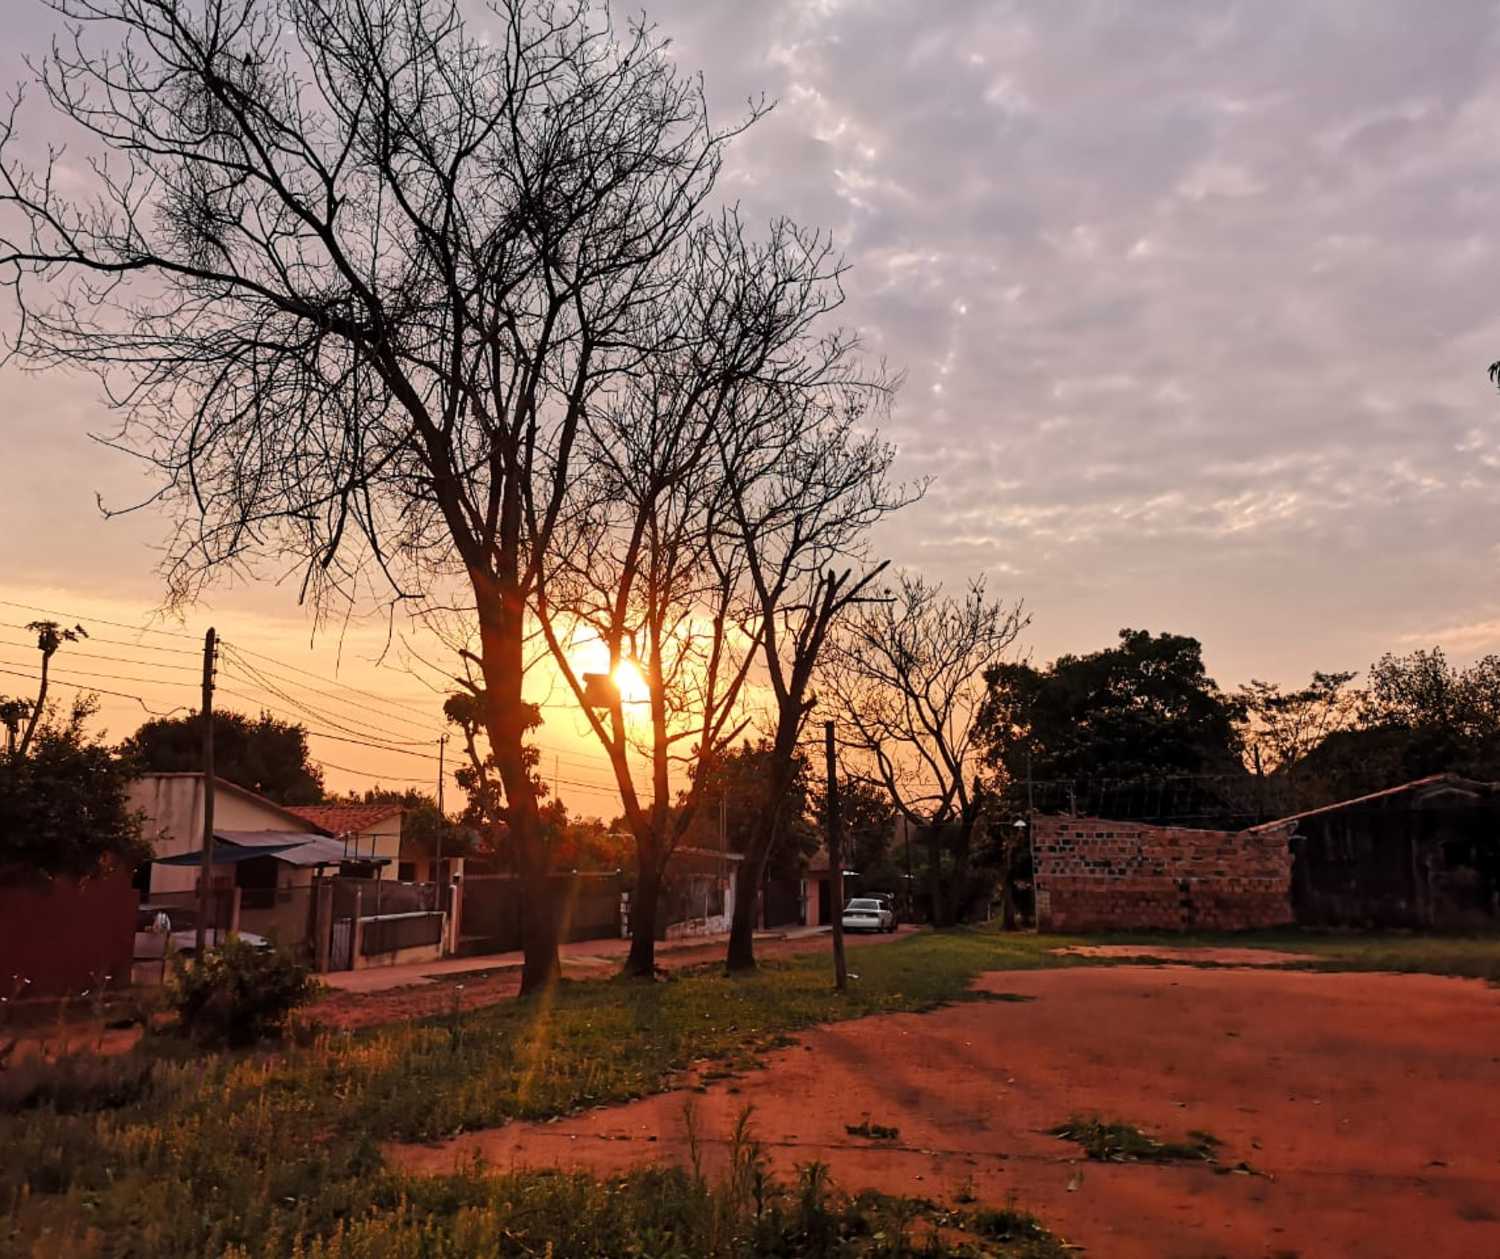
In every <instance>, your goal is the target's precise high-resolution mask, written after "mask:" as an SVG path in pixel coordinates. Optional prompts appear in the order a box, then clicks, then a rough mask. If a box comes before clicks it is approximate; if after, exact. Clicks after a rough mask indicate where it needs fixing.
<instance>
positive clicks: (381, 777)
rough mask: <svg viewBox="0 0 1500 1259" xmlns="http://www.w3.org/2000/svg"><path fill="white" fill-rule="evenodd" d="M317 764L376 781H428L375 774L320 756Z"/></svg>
mask: <svg viewBox="0 0 1500 1259" xmlns="http://www.w3.org/2000/svg"><path fill="white" fill-rule="evenodd" d="M318 764H319V765H321V766H322V767H323V768H324V769H336V770H338V772H339V773H341V774H356V775H358V776H359V777H360V778H373V779H375V780H376V781H378V782H395V783H426V782H428V779H426V778H405V777H403V776H402V775H400V774H375V773H371V772H370V771H369V770H367V769H350V768H349V766H347V765H335V764H334V763H333V762H332V761H325V760H323V759H322V758H321V757H320V758H319V759H318Z"/></svg>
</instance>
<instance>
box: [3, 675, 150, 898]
mask: <svg viewBox="0 0 1500 1259" xmlns="http://www.w3.org/2000/svg"><path fill="white" fill-rule="evenodd" d="M93 713H94V705H93V703H92V702H91V701H88V700H80V701H78V702H76V703H75V704H74V705H73V707H72V709H71V710H70V712H69V714H68V716H67V717H66V718H65V719H59V718H58V716H57V714H56V711H55V709H52V708H49V709H48V710H47V711H46V714H45V715H43V716H42V717H41V718H40V719H39V720H38V722H37V723H36V724H35V726H34V728H33V735H32V738H31V740H30V745H29V746H28V748H27V750H26V752H25V754H22V753H21V752H20V751H19V749H18V750H16V751H12V752H7V753H6V754H5V755H4V756H0V875H5V876H17V875H20V876H34V875H44V876H49V877H51V876H58V875H63V876H75V877H87V876H89V875H93V874H96V873H98V872H99V871H100V870H101V869H104V868H106V867H109V866H111V865H113V866H116V867H126V868H128V867H131V866H135V865H138V864H139V863H140V862H142V861H148V860H150V857H151V849H150V845H149V844H147V843H146V841H145V840H143V839H142V838H141V817H140V815H139V814H137V813H135V812H133V811H132V810H131V808H130V805H129V802H128V800H127V797H126V788H127V787H128V785H129V783H130V779H131V777H132V767H131V766H130V765H129V764H128V763H127V762H125V761H122V760H121V759H120V758H118V757H116V756H113V755H111V753H110V751H109V749H108V748H107V747H105V746H104V745H103V744H102V743H100V742H99V741H97V740H93V739H90V738H88V737H87V736H86V735H85V734H84V723H85V722H86V721H87V720H88V719H89V717H91V716H92V715H93Z"/></svg>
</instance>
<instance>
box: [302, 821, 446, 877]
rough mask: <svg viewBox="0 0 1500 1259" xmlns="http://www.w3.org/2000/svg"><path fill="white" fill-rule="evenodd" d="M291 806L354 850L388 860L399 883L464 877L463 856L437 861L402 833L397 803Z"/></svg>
mask: <svg viewBox="0 0 1500 1259" xmlns="http://www.w3.org/2000/svg"><path fill="white" fill-rule="evenodd" d="M290 809H291V812H293V813H295V814H297V816H298V817H302V818H306V819H307V820H308V821H309V822H312V823H314V824H315V825H317V826H320V827H322V828H323V829H324V830H325V831H327V832H328V833H329V834H330V835H332V836H334V837H335V838H337V839H342V840H344V841H346V842H347V843H348V844H349V845H350V847H351V849H352V850H353V851H355V852H357V853H361V854H366V853H367V854H368V855H369V856H370V857H371V858H377V857H379V858H384V859H386V860H387V861H389V862H391V863H392V865H393V867H394V870H395V876H396V878H397V879H398V880H399V881H400V882H402V883H432V882H434V881H436V882H441V883H448V882H451V881H452V880H453V879H455V878H462V877H463V873H464V859H463V857H461V856H456V855H455V856H447V857H444V858H442V860H441V861H439V860H438V859H437V854H436V853H432V852H428V851H427V849H426V847H425V846H421V845H419V844H418V843H416V842H414V840H413V838H412V837H411V836H409V835H406V834H405V833H404V831H403V826H402V820H403V818H404V816H405V810H404V809H403V808H402V806H401V805H399V804H298V805H292V806H290Z"/></svg>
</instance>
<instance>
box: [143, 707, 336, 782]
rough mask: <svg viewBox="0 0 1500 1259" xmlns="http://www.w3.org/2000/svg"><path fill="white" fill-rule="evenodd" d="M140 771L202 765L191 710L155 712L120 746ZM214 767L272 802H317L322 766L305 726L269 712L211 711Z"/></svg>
mask: <svg viewBox="0 0 1500 1259" xmlns="http://www.w3.org/2000/svg"><path fill="white" fill-rule="evenodd" d="M120 752H121V754H122V755H124V756H126V757H128V758H129V759H130V760H132V761H134V762H135V764H136V765H138V766H139V767H140V769H141V770H142V771H144V772H148V773H149V772H154V773H159V774H181V773H191V772H194V771H196V770H200V769H202V768H203V723H202V721H201V719H200V718H199V717H198V715H197V714H196V713H194V714H190V715H188V716H186V717H157V718H153V719H152V720H151V721H148V722H146V723H145V724H143V725H142V726H141V727H140V729H138V730H137V731H136V732H135V733H134V734H133V735H131V736H130V738H128V739H126V740H125V741H124V742H123V743H122V744H121V745H120ZM214 769H215V771H216V773H217V775H218V777H220V778H224V779H227V780H228V781H230V782H232V783H236V784H238V785H239V786H241V787H248V788H249V789H250V790H251V791H255V792H259V793H260V794H261V795H263V796H265V797H266V799H268V800H274V801H276V803H277V804H317V803H319V802H320V801H321V800H322V799H323V771H322V769H321V768H319V767H318V766H317V765H316V764H314V763H313V761H312V758H311V756H310V754H309V752H308V748H307V731H306V730H305V729H303V727H301V726H299V725H295V724H293V723H291V722H286V721H279V720H277V719H276V718H275V717H273V716H271V714H270V713H261V714H260V716H259V717H247V716H246V715H245V714H244V713H237V712H233V711H224V712H215V713H214Z"/></svg>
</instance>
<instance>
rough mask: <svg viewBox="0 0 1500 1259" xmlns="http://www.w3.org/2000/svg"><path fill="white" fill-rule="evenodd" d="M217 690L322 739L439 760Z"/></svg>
mask: <svg viewBox="0 0 1500 1259" xmlns="http://www.w3.org/2000/svg"><path fill="white" fill-rule="evenodd" d="M217 690H218V693H219V694H223V695H230V696H233V697H234V698H235V699H240V700H244V701H245V703H247V704H255V705H258V706H259V707H260V708H261V709H263V710H264V711H266V712H269V713H271V714H272V715H273V716H277V717H281V718H282V719H283V720H285V721H290V722H291V723H292V724H293V725H299V726H301V727H302V728H303V729H304V730H305V731H306V732H307V733H308V735H309V736H312V735H316V736H317V737H318V738H320V739H332V740H333V741H334V742H335V743H350V744H353V745H354V746H356V747H362V748H374V749H375V750H376V751H377V752H391V753H394V754H395V755H397V756H415V757H417V758H418V759H420V760H424V761H432V762H433V763H434V764H436V763H437V760H438V758H437V757H436V756H433V755H432V754H431V753H430V752H413V751H411V750H409V749H407V748H398V747H392V746H391V745H390V744H389V743H373V742H371V741H370V740H369V739H353V738H349V737H347V736H345V735H340V734H331V733H330V732H329V731H327V730H318V729H315V728H314V727H312V726H309V725H307V724H305V722H304V721H303V720H302V719H300V718H296V717H291V716H289V715H288V714H287V713H285V712H278V711H277V710H276V709H275V708H273V707H272V706H271V705H270V704H265V703H262V702H261V701H260V700H258V699H256V698H255V697H254V696H253V695H246V694H245V693H244V692H243V691H233V690H230V689H229V688H228V687H227V686H221V687H219V688H217Z"/></svg>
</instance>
